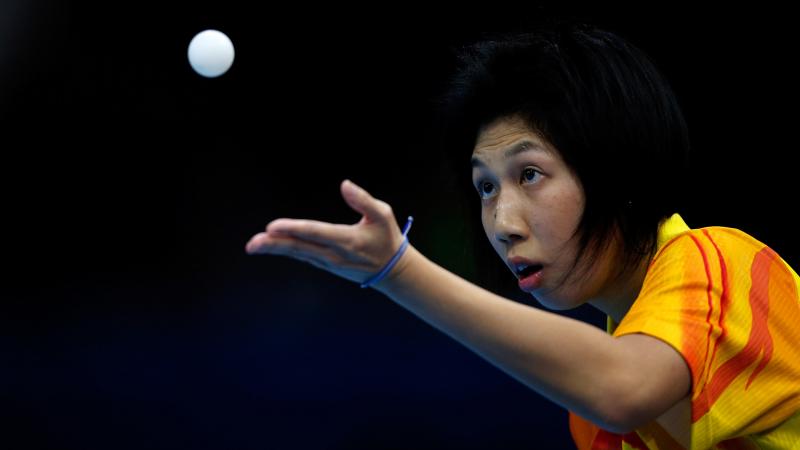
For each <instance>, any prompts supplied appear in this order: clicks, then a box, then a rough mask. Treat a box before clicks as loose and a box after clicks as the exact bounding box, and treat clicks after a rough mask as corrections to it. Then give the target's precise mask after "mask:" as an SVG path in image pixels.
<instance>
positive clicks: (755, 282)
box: [246, 24, 800, 449]
mask: <svg viewBox="0 0 800 450" xmlns="http://www.w3.org/2000/svg"><path fill="white" fill-rule="evenodd" d="M462 62H463V64H462V66H461V67H460V69H459V71H458V73H457V75H456V76H455V77H454V79H453V83H452V88H451V90H450V91H449V92H448V95H447V96H446V99H447V103H446V104H447V109H446V110H447V111H448V112H449V114H448V117H449V118H450V125H449V126H448V131H449V132H450V133H451V139H450V142H452V143H453V145H452V146H451V148H453V149H457V150H458V149H465V148H468V149H470V150H471V152H472V154H471V158H470V167H469V168H467V166H466V161H467V157H466V154H461V153H457V152H456V153H454V157H455V160H454V161H457V164H458V167H461V166H462V165H463V166H464V167H463V173H464V174H467V173H470V174H471V180H470V181H471V183H472V185H473V186H474V188H475V190H476V191H477V194H478V196H479V198H480V209H481V220H482V224H483V228H484V230H485V232H486V236H487V238H488V239H489V241H490V242H491V244H492V247H493V248H494V250H495V251H496V252H497V253H498V255H499V256H500V257H501V258H502V260H503V261H504V262H505V263H506V265H507V266H508V268H509V270H510V271H511V272H512V273H513V274H514V275H515V276H516V277H517V279H518V284H519V286H520V288H521V289H522V290H524V291H526V292H529V293H531V294H532V295H533V296H534V297H535V298H536V299H537V300H538V301H539V302H540V303H542V304H543V305H545V306H546V307H548V308H550V309H557V310H562V309H568V308H575V307H577V306H580V305H582V304H584V303H589V304H591V305H593V306H595V307H596V308H598V309H600V310H601V311H603V312H604V313H606V315H607V316H608V329H607V332H603V331H601V330H598V329H597V328H595V327H593V326H590V325H588V324H585V323H582V322H579V321H576V320H572V319H569V318H566V317H563V316H560V315H557V314H553V313H549V312H546V311H543V310H540V309H536V308H531V307H528V306H525V305H522V304H519V303H517V302H514V301H511V300H508V299H505V298H502V297H500V296H498V295H495V294H493V293H492V292H489V291H487V290H485V289H482V288H481V287H478V286H476V285H474V284H472V283H470V282H468V281H466V280H463V279H462V278H460V277H458V276H456V275H454V274H452V273H450V272H448V271H447V270H445V269H443V268H442V267H440V266H438V265H436V264H435V263H433V262H431V261H430V260H428V259H426V258H425V257H424V256H423V255H422V254H420V253H419V252H418V251H417V250H416V249H415V248H414V247H413V246H411V245H408V241H407V239H406V238H405V234H406V233H407V231H408V226H410V222H409V223H408V224H407V226H406V229H405V230H404V231H401V230H400V228H399V227H398V224H397V222H396V219H395V217H394V215H393V213H392V209H391V207H390V206H389V205H388V204H387V203H385V202H383V201H380V200H378V199H375V198H373V197H372V196H371V195H370V194H369V193H368V192H366V191H364V190H363V189H361V188H359V187H358V186H356V185H355V184H354V183H352V182H350V181H348V180H345V181H344V182H343V183H342V185H341V192H342V196H343V197H344V199H345V201H346V202H347V203H348V204H349V205H350V207H352V208H353V209H354V210H356V211H358V212H359V213H361V214H362V215H363V217H362V219H361V221H360V222H358V223H357V224H355V225H337V224H328V223H322V222H316V221H310V220H291V219H277V220H275V221H273V222H271V223H270V224H269V225H268V226H267V228H266V231H265V232H263V233H259V234H257V235H255V236H254V237H253V238H252V239H251V240H250V242H248V244H247V247H246V250H247V251H248V252H249V253H251V254H255V253H271V254H280V255H286V256H291V257H293V258H296V259H299V260H303V261H307V262H309V263H311V264H313V265H315V266H317V267H319V268H322V269H325V270H328V271H330V272H332V273H334V274H337V275H339V276H341V277H343V278H347V279H349V280H352V281H356V282H359V283H364V285H371V286H373V287H374V288H375V289H378V290H379V291H380V292H382V293H384V294H385V295H387V296H388V297H390V298H391V299H392V300H394V301H395V302H397V303H398V304H400V305H402V306H403V307H405V308H407V309H408V310H410V311H411V312H412V313H414V314H416V315H417V316H419V317H420V318H422V319H423V320H425V321H426V322H428V323H430V324H431V325H433V326H434V327H436V328H438V329H440V330H441V331H443V332H445V333H447V334H448V335H449V336H451V337H453V338H454V339H456V340H458V341H459V342H461V343H462V344H464V345H466V346H467V347H469V348H470V349H472V350H473V351H475V352H476V353H478V354H480V355H481V356H483V357H484V358H486V359H487V360H489V361H490V362H492V363H493V364H495V365H496V366H498V367H499V368H501V369H502V370H504V371H505V372H507V373H508V374H509V375H511V376H513V377H515V378H516V379H518V380H519V381H521V382H522V383H524V384H526V385H527V386H529V387H531V388H532V389H534V390H536V391H537V392H539V393H540V394H542V395H544V396H546V397H547V398H549V399H551V400H552V401H554V402H556V403H558V404H560V405H562V406H563V407H565V408H567V409H569V410H570V412H571V414H570V429H571V432H572V435H573V438H574V439H575V443H576V445H577V446H578V448H580V449H601V448H602V449H609V448H620V449H622V448H643V449H644V448H646V449H672V448H684V449H707V448H764V449H788V448H798V446H800V353H799V352H798V350H797V348H798V347H800V332H799V331H798V328H797V327H796V326H795V324H796V323H800V296H799V295H798V291H800V278H798V276H797V274H796V273H795V272H794V271H793V270H792V269H791V268H790V267H789V266H788V265H787V264H786V263H785V262H784V261H783V260H782V259H781V258H780V257H779V256H778V255H777V254H775V253H774V252H773V251H772V250H770V249H769V248H768V247H766V246H765V245H764V244H762V243H760V242H758V241H757V240H755V239H754V238H752V237H751V236H749V235H747V234H745V233H743V232H741V231H739V230H734V229H730V228H722V227H710V228H704V229H697V230H692V229H690V228H689V227H688V226H687V225H686V223H685V222H684V221H683V219H682V218H681V217H680V216H679V215H678V214H676V213H677V211H678V210H679V208H680V200H681V197H682V194H683V190H684V186H683V184H682V183H681V179H680V174H682V173H684V168H685V167H686V161H687V154H688V148H689V144H688V137H687V136H688V133H687V131H686V125H685V121H684V119H683V116H682V114H681V111H680V108H679V106H678V103H677V101H676V99H675V96H674V94H673V93H672V91H671V89H670V87H669V85H668V84H667V82H666V81H665V80H664V79H663V77H662V76H661V75H660V73H659V72H658V70H657V69H656V68H655V67H654V65H653V64H652V63H651V62H650V61H649V60H648V58H647V57H646V56H645V55H644V54H643V53H642V52H641V51H639V50H638V49H637V48H635V47H634V46H632V45H631V44H629V43H628V42H626V41H625V40H624V39H622V38H620V37H619V36H617V35H614V34H612V33H609V32H606V31H602V30H599V29H596V28H594V27H591V26H588V25H581V24H556V25H553V26H548V27H542V28H541V29H538V30H537V31H536V32H535V33H531V34H525V35H510V36H499V37H497V38H495V39H487V40H484V41H482V42H479V43H477V44H475V45H473V46H471V47H468V48H467V49H465V51H464V53H463V58H462ZM398 249H399V250H398ZM362 286H363V285H362ZM737 445H738V447H735V446H737ZM748 446H749V447H748Z"/></svg>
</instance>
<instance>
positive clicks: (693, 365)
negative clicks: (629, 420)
mask: <svg viewBox="0 0 800 450" xmlns="http://www.w3.org/2000/svg"><path fill="white" fill-rule="evenodd" d="M798 292H800V278H799V277H798V275H797V273H796V272H795V271H794V270H792V268H791V267H789V265H788V264H787V263H786V262H785V261H784V260H783V259H781V258H780V257H779V256H778V255H777V254H776V253H775V252H774V251H773V250H771V249H770V248H769V247H767V246H766V245H764V244H762V243H761V242H759V241H757V240H756V239H754V238H753V237H752V236H749V235H748V234H746V233H744V232H742V231H739V230H736V229H733V228H724V227H708V228H702V229H694V230H693V229H690V228H689V227H688V226H687V225H686V223H685V222H684V221H683V219H682V218H681V217H680V216H679V215H677V214H675V215H673V216H672V217H671V218H670V219H668V220H666V221H665V222H664V223H662V224H661V226H660V227H659V237H658V251H657V253H656V256H655V257H654V258H653V260H652V261H651V263H650V266H649V268H648V271H647V275H646V276H645V280H644V284H643V285H642V289H641V291H640V293H639V295H638V297H637V298H636V300H635V301H634V303H633V305H632V306H631V309H630V310H629V311H628V313H627V314H626V315H625V317H624V318H623V319H622V321H621V322H620V323H619V324H615V323H613V321H612V320H611V318H609V319H608V332H609V333H611V334H612V335H613V336H615V337H618V336H622V335H625V334H631V333H643V334H646V335H649V336H653V337H656V338H658V339H661V340H662V341H664V342H666V343H667V344H669V345H670V346H672V347H673V348H674V349H675V350H677V351H678V352H679V353H680V354H681V355H682V356H683V358H684V360H685V361H686V363H687V365H688V366H689V369H690V371H691V375H692V389H691V395H690V398H688V397H687V399H685V403H686V404H687V406H686V411H687V412H686V414H685V416H681V415H680V414H678V415H674V417H669V416H666V417H665V416H662V417H661V418H659V420H658V421H653V422H651V423H649V424H647V425H646V426H644V427H642V428H640V429H636V430H635V431H634V432H631V433H627V434H614V433H610V432H608V431H606V430H602V429H600V428H598V427H597V426H595V425H593V424H592V423H590V422H588V421H587V420H585V419H583V418H582V417H580V416H578V415H576V414H574V413H572V412H570V431H571V433H572V437H573V439H574V441H575V444H576V445H577V447H578V449H580V450H612V449H613V450H617V449H619V450H627V449H642V450H645V449H646V450H678V449H680V450H706V449H719V450H722V449H748V450H750V449H762V450H786V449H800V296H798ZM689 410H690V411H691V412H689ZM676 417H681V418H680V419H676ZM670 421H672V423H670ZM668 430H670V431H668ZM675 430H680V433H681V434H682V436H683V437H684V438H683V439H676V438H675V435H676V433H675ZM687 440H688V441H689V442H690V443H689V444H688V447H687V446H686V445H685V442H686V441H687ZM679 442H683V443H684V445H682V444H681V443H679Z"/></svg>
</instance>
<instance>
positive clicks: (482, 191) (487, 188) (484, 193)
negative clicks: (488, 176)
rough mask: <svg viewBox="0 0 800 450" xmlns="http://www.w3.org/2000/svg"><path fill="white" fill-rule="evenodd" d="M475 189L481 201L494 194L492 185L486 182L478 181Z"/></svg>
mask: <svg viewBox="0 0 800 450" xmlns="http://www.w3.org/2000/svg"><path fill="white" fill-rule="evenodd" d="M477 189H478V195H480V197H481V198H483V199H485V198H489V196H491V195H492V193H494V185H493V184H492V183H489V182H488V181H479V182H478V186H477Z"/></svg>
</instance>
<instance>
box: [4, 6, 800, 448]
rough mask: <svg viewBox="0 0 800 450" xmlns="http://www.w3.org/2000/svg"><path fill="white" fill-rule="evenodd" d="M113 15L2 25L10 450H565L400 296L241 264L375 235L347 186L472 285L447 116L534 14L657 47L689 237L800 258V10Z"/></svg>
mask: <svg viewBox="0 0 800 450" xmlns="http://www.w3.org/2000/svg"><path fill="white" fill-rule="evenodd" d="M107 3H114V4H113V5H111V4H105V5H89V4H88V3H87V2H73V3H69V2H56V1H50V2H47V1H37V2H25V1H23V0H6V1H4V2H3V3H2V9H0V39H2V42H1V43H0V74H1V75H0V114H1V116H0V117H1V118H2V122H1V124H0V126H1V127H2V135H1V136H0V149H1V151H2V163H1V164H0V171H2V178H1V179H0V183H2V199H3V202H2V217H3V219H2V230H3V233H2V238H1V239H2V256H3V260H4V262H5V264H4V269H3V283H2V287H0V294H1V295H2V296H1V297H0V299H1V303H0V411H1V412H0V427H3V428H5V430H3V432H2V433H0V446H2V447H3V448H270V449H272V448H276V449H278V448H281V449H282V448H337V449H338V448H341V449H345V448H347V449H356V448H357V449H360V448H373V449H374V448H381V449H384V448H387V449H388V448H398V449H400V448H459V449H462V448H463V449H467V448H469V449H483V448H554V449H557V448H570V447H571V441H570V440H569V434H568V429H567V423H566V413H565V412H564V411H563V410H561V409H560V408H559V407H557V406H555V405H553V404H551V403H549V402H548V401H546V400H544V399H543V398H542V397H540V396H539V395H538V394H536V393H534V392H532V391H530V390H528V389H526V388H525V387H523V386H522V385H520V384H519V383H517V382H516V381H514V380H513V379H511V378H510V377H508V376H507V375H505V374H503V373H502V372H500V371H499V370H498V369H496V368H494V367H493V366H491V365H490V364H489V363H487V362H485V361H484V360H482V359H480V358H479V357H478V356H476V355H474V354H473V353H471V352H470V351H469V350H467V349H466V348H464V347H462V346H461V345H460V344H458V343H457V342H455V341H452V340H450V339H449V338H447V337H446V336H444V335H443V334H441V333H439V332H437V331H436V330H434V329H432V328H431V327H429V326H428V325H426V324H424V323H423V322H421V321H419V320H418V319H416V318H414V317H413V316H412V315H410V314H409V313H408V312H406V311H405V310H403V309H402V308H400V307H398V306H397V305H395V304H393V303H392V302H391V301H389V300H388V299H386V298H384V297H382V296H381V295H379V294H377V293H376V292H373V291H370V290H361V289H359V288H358V287H357V286H356V285H355V284H353V283H350V282H346V281H343V280H340V279H337V278H335V277H333V276H331V275H328V274H327V273H324V272H320V271H318V270H316V269H314V268H313V267H311V266H307V265H304V264H302V263H298V262H295V261H293V260H288V259H282V258H277V257H270V256H266V257H249V256H247V255H245V253H244V250H243V247H244V244H245V243H246V242H247V240H248V239H249V237H250V236H251V235H252V234H254V233H256V232H258V231H260V230H261V229H262V228H263V226H264V225H265V224H266V223H267V222H268V221H270V220H272V219H273V218H276V217H309V218H315V219H319V220H327V221H334V222H355V221H356V220H358V216H357V215H356V214H355V213H354V212H353V211H350V210H349V209H348V208H347V206H346V205H345V203H344V202H343V201H342V199H341V198H340V196H339V191H338V185H339V182H340V181H341V180H342V179H344V178H350V179H353V180H355V181H356V182H358V183H360V184H361V185H362V186H364V187H366V188H367V189H368V190H370V191H371V192H372V193H373V195H375V196H377V197H379V198H382V199H384V200H386V201H388V202H390V203H391V204H392V205H393V206H394V209H395V211H396V213H397V215H398V220H401V219H402V218H404V217H405V216H406V215H409V214H411V215H414V216H415V219H416V222H415V226H414V228H413V229H412V232H411V240H412V243H413V244H414V245H415V246H417V248H419V249H420V250H421V251H422V252H423V253H425V254H426V255H428V257H429V258H431V259H433V260H434V261H436V262H438V263H440V264H442V265H443V266H445V267H447V268H449V269H450V270H453V271H454V272H456V273H459V274H461V275H463V276H465V277H467V278H470V279H474V277H475V273H476V271H477V270H485V269H483V268H480V269H479V268H476V267H475V265H474V264H473V262H472V261H471V260H470V259H469V258H465V257H464V256H465V255H467V256H468V255H470V254H472V252H473V251H475V250H480V248H481V247H480V246H486V245H488V244H486V243H484V242H475V243H473V240H472V239H470V236H469V235H468V233H467V231H466V230H465V228H464V223H465V222H468V221H469V220H470V218H464V217H463V211H462V209H461V208H460V207H459V205H458V203H457V202H455V201H454V200H453V198H454V197H455V196H456V195H457V193H456V192H454V190H456V189H457V188H456V187H453V186H452V184H450V183H449V181H448V180H450V178H449V175H448V174H447V169H448V168H447V167H444V166H443V165H442V164H441V163H440V159H439V157H438V156H437V153H436V149H435V146H433V145H431V144H430V142H431V136H433V135H435V133H434V132H433V130H432V115H433V112H432V111H433V108H432V104H433V99H434V98H435V96H436V94H438V93H439V92H440V91H441V89H442V86H443V85H444V83H445V81H446V79H447V75H448V73H449V70H451V68H452V64H453V60H452V57H451V53H450V48H451V47H452V46H453V45H457V44H458V43H461V42H464V41H465V40H468V39H470V38H472V37H475V36H477V34H478V33H479V32H480V31H502V30H507V29H509V28H520V27H524V25H525V23H527V21H530V20H531V18H533V17H535V16H537V15H540V14H550V13H560V12H568V13H573V14H578V15H583V16H587V17H591V18H594V19H596V20H598V21H600V22H601V23H603V24H605V25H606V26H607V27H609V28H611V29H612V30H614V31H617V32H619V33H621V34H623V35H625V36H627V37H628V38H630V39H631V40H632V41H633V42H634V43H636V44H637V45H639V46H640V47H641V48H643V49H644V50H645V51H646V52H647V53H648V54H650V55H651V56H652V57H653V59H654V60H655V61H656V63H657V64H658V65H659V66H660V67H661V68H662V69H663V70H664V72H665V73H666V74H667V76H668V78H669V79H670V80H671V81H672V83H673V86H674V88H675V89H676V91H677V93H678V96H679V98H680V101H681V102H682V105H683V107H684V112H685V114H686V117H687V120H688V122H689V126H690V131H691V133H692V140H693V145H694V149H695V152H696V156H695V163H694V164H695V165H694V167H695V170H694V171H693V173H691V174H681V173H676V174H675V182H676V183H693V184H694V185H696V186H697V188H698V195H697V197H696V202H695V203H693V204H692V205H690V206H689V207H687V210H686V211H684V218H686V219H687V221H688V222H689V224H690V225H692V226H695V227H699V226H706V225H725V226H733V227H738V228H742V229H745V230H746V231H748V232H750V233H751V234H753V235H755V236H756V237H757V238H759V239H761V240H762V241H764V242H767V243H768V244H770V245H771V246H772V247H773V248H774V249H776V250H777V251H778V252H779V253H781V254H782V255H783V256H784V258H785V259H787V260H788V261H789V262H790V263H792V264H793V265H795V267H796V266H798V265H800V243H798V240H797V238H796V237H795V235H794V234H793V233H792V231H793V228H794V227H793V226H792V225H793V224H792V222H791V219H790V215H791V214H792V213H793V212H794V211H793V210H794V209H795V208H796V205H797V200H796V196H795V192H796V188H795V181H794V167H793V165H792V163H791V162H792V161H794V159H795V155H794V153H795V151H796V150H795V147H796V144H795V139H793V131H794V130H795V126H794V121H795V119H796V113H795V110H794V103H795V99H796V88H795V85H794V80H795V79H796V73H793V72H790V71H791V70H794V69H790V66H792V64H791V63H792V62H793V61H791V60H790V59H789V56H790V55H794V54H795V53H796V52H795V48H796V46H795V41H794V39H795V38H794V35H793V34H791V33H790V32H791V30H790V25H791V24H790V20H789V19H788V15H787V13H786V11H767V10H759V11H754V10H749V9H748V10H745V9H741V10H731V9H719V10H702V11H700V10H697V9H696V8H693V7H688V6H683V7H680V6H675V5H672V4H666V3H664V4H661V5H650V6H647V7H639V8H637V9H622V8H612V9H607V8H599V7H596V8H594V9H576V10H574V11H573V10H569V9H568V8H565V7H561V8H554V7H551V6H541V5H529V6H527V7H525V8H524V9H522V10H520V9H519V8H518V7H514V8H512V7H510V6H508V5H505V6H490V5H485V6H480V7H479V6H473V7H459V8H455V9H452V10H449V11H444V10H436V11H434V10H432V9H431V8H430V7H416V6H415V7H411V6H400V5H384V6H381V7H380V8H378V7H374V6H373V7H370V6H363V7H358V8H356V7H347V6H342V5H337V6H336V7H332V6H329V7H325V8H320V7H314V6H311V5H304V6H296V7H286V6H282V7H280V8H278V7H274V8H272V9H270V8H266V7H264V6H257V2H243V1H242V2H239V1H226V2H215V3H212V2H208V3H202V2H185V3H182V2H181V3H179V2H169V6H165V5H166V4H167V2H163V4H158V3H155V2H153V3H147V2H107ZM206 28H217V29H220V30H222V31H224V32H225V33H227V34H228V36H230V38H231V39H232V40H233V43H234V45H235V47H236V52H237V53H236V59H235V62H234V64H233V67H232V68H231V70H230V71H229V72H228V73H227V74H225V75H224V76H222V77H220V78H217V79H204V78H201V77H199V76H198V75H196V74H195V73H194V72H192V70H191V68H190V67H189V65H188V62H187V60H186V48H187V46H188V43H189V40H190V39H191V37H192V36H193V35H194V34H195V33H197V32H199V31H201V30H203V29H206ZM484 249H485V248H484ZM487 264H488V265H490V266H491V264H492V262H488V263H487ZM507 281H508V283H507V285H498V286H491V287H492V289H495V290H497V291H499V292H502V293H503V294H504V295H507V296H509V297H512V298H515V299H516V300H518V301H522V302H526V303H529V304H533V302H532V301H531V300H530V299H526V298H524V297H523V296H522V295H520V294H521V293H517V292H515V289H516V288H515V287H514V284H513V282H512V280H511V278H510V275H509V279H508V280H507ZM566 314H568V315H571V316H573V317H578V318H581V319H583V320H587V321H590V322H592V323H595V324H597V325H602V323H603V317H602V316H601V315H600V314H599V313H598V312H597V311H594V310H592V309H591V308H586V307H584V308H579V309H578V310H576V311H571V312H568V313H566Z"/></svg>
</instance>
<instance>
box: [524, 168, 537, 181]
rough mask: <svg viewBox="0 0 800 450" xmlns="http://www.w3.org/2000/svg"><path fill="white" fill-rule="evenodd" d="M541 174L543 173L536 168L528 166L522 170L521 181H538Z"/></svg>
mask: <svg viewBox="0 0 800 450" xmlns="http://www.w3.org/2000/svg"><path fill="white" fill-rule="evenodd" d="M541 176H542V173H541V172H539V171H538V170H536V169H535V168H533V167H526V168H524V169H523V170H522V176H521V181H526V182H528V183H536V182H537V181H538V180H539V178H540V177H541Z"/></svg>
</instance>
